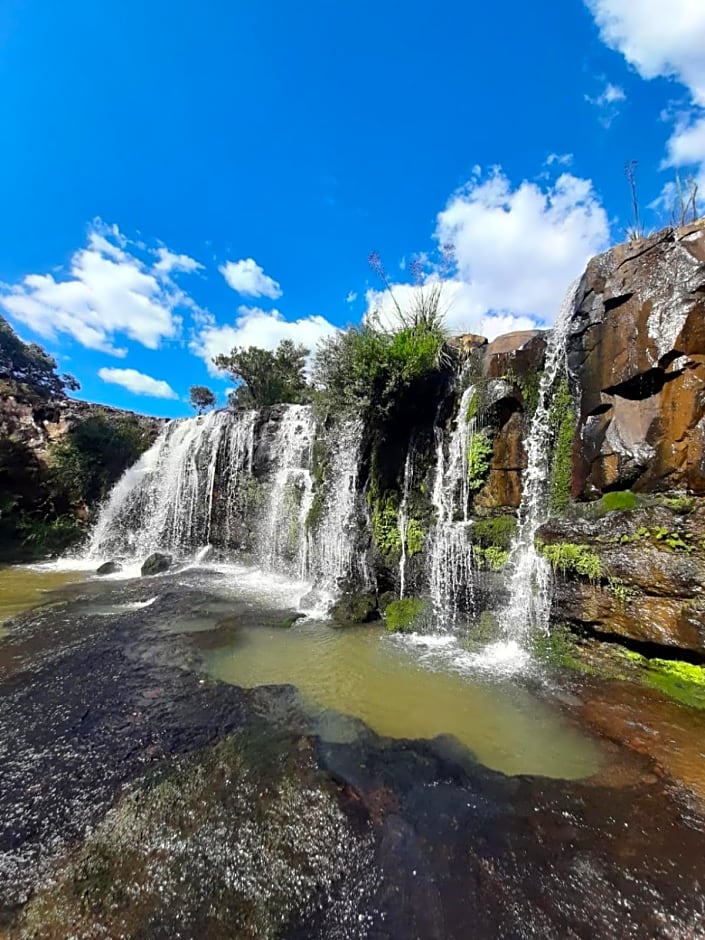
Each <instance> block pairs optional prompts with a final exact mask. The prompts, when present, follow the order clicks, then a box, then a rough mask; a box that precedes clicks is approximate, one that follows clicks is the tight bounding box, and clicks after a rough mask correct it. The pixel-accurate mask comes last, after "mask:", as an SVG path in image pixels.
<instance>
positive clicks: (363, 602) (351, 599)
mask: <svg viewBox="0 0 705 940" xmlns="http://www.w3.org/2000/svg"><path fill="white" fill-rule="evenodd" d="M330 613H331V617H332V618H333V620H335V621H336V623H341V624H346V623H370V622H371V621H372V620H378V619H379V609H378V605H377V598H376V597H375V595H374V594H369V593H364V592H360V593H352V592H350V593H346V594H342V595H341V596H340V597H339V598H338V601H337V602H336V603H335V604H334V605H333V607H332V608H331V611H330Z"/></svg>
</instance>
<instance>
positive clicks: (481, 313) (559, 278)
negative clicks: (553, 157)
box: [366, 169, 609, 339]
mask: <svg viewBox="0 0 705 940" xmlns="http://www.w3.org/2000/svg"><path fill="white" fill-rule="evenodd" d="M435 239H436V241H437V243H438V245H439V247H441V248H442V247H443V246H444V245H452V246H453V261H454V266H455V271H454V273H453V276H452V277H448V278H445V279H444V280H443V283H444V288H443V295H442V299H441V306H442V310H443V312H444V313H445V319H446V324H447V326H448V328H449V329H450V330H451V331H452V332H454V333H458V332H468V333H479V334H481V335H482V336H487V337H488V338H489V339H493V338H494V337H495V336H499V335H500V334H501V333H506V332H509V331H512V330H527V329H533V328H535V327H536V326H537V324H539V323H540V324H547V323H551V322H553V319H554V318H555V316H556V314H557V312H558V310H559V309H560V305H561V301H562V300H563V297H564V295H565V292H566V290H567V289H568V287H569V285H570V284H571V282H572V281H573V280H575V278H576V277H578V276H579V275H580V274H581V273H582V271H583V269H584V268H585V265H586V264H587V262H588V260H589V259H590V258H591V257H592V256H593V255H594V254H596V253H597V252H599V251H602V250H604V249H606V248H607V247H608V245H609V224H608V220H607V214H606V212H605V210H604V208H603V207H602V205H601V203H600V201H599V199H598V197H597V195H596V194H595V192H594V190H593V188H592V183H591V182H590V180H584V179H579V178H578V177H575V176H573V175H571V174H569V173H563V174H562V175H560V176H559V177H558V179H557V180H556V181H555V182H553V183H550V182H548V183H542V184H541V185H539V184H538V183H535V182H529V181H526V180H525V181H524V182H523V183H521V184H520V185H519V186H517V187H513V186H512V184H511V183H510V182H509V180H508V179H507V178H506V176H504V174H503V173H502V172H501V170H499V169H495V170H494V171H493V172H492V174H491V175H490V176H489V177H488V178H487V179H485V180H484V181H483V180H482V179H481V178H478V177H477V176H474V177H473V179H472V180H471V181H470V182H469V183H468V184H467V185H466V186H464V187H463V188H462V189H460V190H458V191H457V192H456V193H454V194H453V196H451V198H450V200H449V201H448V204H447V206H446V208H445V209H443V211H442V212H440V213H439V214H438V219H437V226H436V231H435ZM440 270H441V269H440V268H439V269H436V270H435V271H432V273H431V274H430V276H429V277H428V278H427V279H426V289H428V285H429V284H430V283H431V282H432V281H433V280H438V279H439V277H440V275H439V271H440ZM392 289H393V292H394V298H395V299H396V301H397V303H398V304H399V306H400V307H401V309H402V310H404V309H408V308H409V305H410V302H411V300H412V297H413V292H414V290H416V289H417V288H415V287H414V286H413V285H411V284H395V285H393V288H392ZM366 297H367V305H368V315H370V314H371V313H372V312H376V313H377V315H378V316H379V318H380V320H381V321H382V323H383V324H385V325H392V324H395V323H397V322H398V314H397V312H396V307H395V304H394V301H393V300H392V298H391V297H390V295H389V293H388V292H386V291H377V290H369V291H368V292H367V295H366Z"/></svg>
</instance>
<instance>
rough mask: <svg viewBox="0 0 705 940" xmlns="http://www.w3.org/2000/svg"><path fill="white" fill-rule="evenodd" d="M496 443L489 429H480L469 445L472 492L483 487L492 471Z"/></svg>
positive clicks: (469, 472)
mask: <svg viewBox="0 0 705 940" xmlns="http://www.w3.org/2000/svg"><path fill="white" fill-rule="evenodd" d="M493 452H494V445H493V443H492V441H491V440H490V436H489V434H488V433H487V431H478V432H477V433H476V434H473V435H472V437H471V438H470V444H469V445H468V486H469V488H470V490H471V492H473V493H474V492H477V490H480V489H482V487H483V486H484V484H485V481H486V479H487V477H488V475H489V472H490V464H491V461H492V454H493Z"/></svg>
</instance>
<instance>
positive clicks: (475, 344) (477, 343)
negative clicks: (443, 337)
mask: <svg viewBox="0 0 705 940" xmlns="http://www.w3.org/2000/svg"><path fill="white" fill-rule="evenodd" d="M450 342H451V345H453V346H457V348H458V349H460V350H461V351H462V352H464V353H470V352H472V351H473V349H480V348H481V347H482V346H486V345H487V337H486V336H479V335H478V334H477V333H461V334H460V336H453V337H451V340H450Z"/></svg>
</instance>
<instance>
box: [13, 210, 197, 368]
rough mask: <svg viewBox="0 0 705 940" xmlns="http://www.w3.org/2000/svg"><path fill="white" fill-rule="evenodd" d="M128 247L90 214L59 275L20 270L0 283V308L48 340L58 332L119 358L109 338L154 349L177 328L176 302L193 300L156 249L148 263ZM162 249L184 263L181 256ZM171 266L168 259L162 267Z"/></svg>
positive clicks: (118, 349)
mask: <svg viewBox="0 0 705 940" xmlns="http://www.w3.org/2000/svg"><path fill="white" fill-rule="evenodd" d="M131 248H132V246H131V245H130V243H129V242H128V240H127V239H126V238H125V237H124V236H123V235H122V233H121V232H120V230H119V229H118V228H117V226H115V225H113V226H107V225H105V224H104V223H102V222H101V221H100V220H97V221H96V222H94V223H93V225H92V226H91V228H90V230H89V233H88V244H87V247H86V248H82V249H80V250H78V251H76V252H75V253H74V254H73V256H72V257H71V262H70V265H69V271H68V273H67V275H66V276H64V277H55V276H54V275H53V274H28V275H27V276H26V277H25V278H24V279H23V280H22V281H20V282H19V283H17V284H14V285H2V286H0V307H2V308H4V309H5V310H6V311H7V313H8V314H9V315H10V317H11V318H13V319H15V320H18V321H20V322H21V323H24V324H25V325H26V326H28V327H30V328H31V329H32V330H34V331H35V332H36V333H38V334H39V335H40V336H43V337H45V338H47V339H50V340H56V339H57V337H58V335H59V334H62V333H63V334H67V335H69V336H71V337H72V338H73V339H75V340H76V341H77V342H78V343H80V344H81V345H83V346H86V347H88V348H89V349H96V350H100V351H101V352H105V353H109V354H110V355H113V356H119V357H123V356H125V355H126V350H125V348H124V347H122V346H118V345H116V344H115V340H116V338H117V337H119V336H123V337H126V338H128V339H131V340H134V341H135V342H137V343H141V344H142V345H143V346H146V347H147V348H149V349H157V348H158V347H159V345H160V344H161V342H162V341H163V340H165V339H172V338H174V337H176V336H177V335H178V334H179V332H180V330H181V317H180V316H179V315H178V313H177V311H178V309H179V308H181V307H189V306H192V305H193V304H192V301H190V299H189V298H188V297H187V296H186V295H185V294H184V293H183V292H182V291H180V290H178V289H177V288H176V287H175V286H174V285H173V284H172V282H171V281H170V279H169V277H168V274H167V273H165V270H164V267H163V266H162V265H163V262H164V256H160V261H159V262H157V263H156V264H155V265H153V266H150V265H149V264H147V263H146V262H144V261H142V260H141V259H140V258H139V257H137V255H136V254H135V253H134V250H131ZM164 251H166V249H164ZM167 254H168V255H169V256H170V257H171V258H176V259H178V263H179V264H180V265H181V269H182V270H184V268H183V264H184V262H183V260H182V259H185V258H186V256H185V255H171V253H170V252H167ZM191 260H192V259H188V261H189V262H190V261H191ZM194 263H196V262H194ZM175 267H176V265H174V264H171V267H170V268H169V270H174V269H175Z"/></svg>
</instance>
